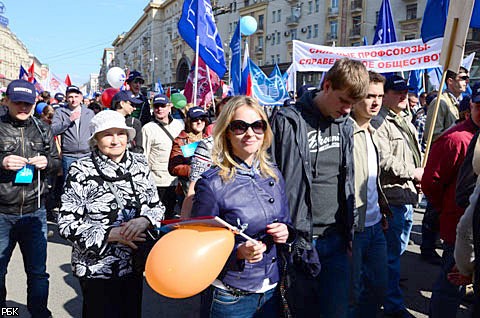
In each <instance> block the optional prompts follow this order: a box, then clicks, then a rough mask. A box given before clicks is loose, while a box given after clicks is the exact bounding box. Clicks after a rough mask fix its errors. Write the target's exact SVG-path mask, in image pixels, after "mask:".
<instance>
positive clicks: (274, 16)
mask: <svg viewBox="0 0 480 318" xmlns="http://www.w3.org/2000/svg"><path fill="white" fill-rule="evenodd" d="M272 14H273V19H272V22H273V23H275V22H277V11H273V13H272Z"/></svg>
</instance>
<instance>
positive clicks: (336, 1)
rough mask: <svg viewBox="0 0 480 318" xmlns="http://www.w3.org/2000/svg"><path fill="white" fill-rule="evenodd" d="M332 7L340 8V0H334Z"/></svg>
mask: <svg viewBox="0 0 480 318" xmlns="http://www.w3.org/2000/svg"><path fill="white" fill-rule="evenodd" d="M332 8H338V0H332Z"/></svg>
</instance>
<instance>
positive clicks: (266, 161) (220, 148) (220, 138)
mask: <svg viewBox="0 0 480 318" xmlns="http://www.w3.org/2000/svg"><path fill="white" fill-rule="evenodd" d="M243 106H247V107H250V108H252V109H253V110H254V111H255V112H256V113H257V114H258V115H259V116H260V118H261V119H263V120H264V121H265V122H266V123H267V129H266V130H265V133H264V136H263V143H262V145H261V146H260V149H258V151H257V154H256V156H255V159H256V160H257V161H258V163H259V170H260V174H261V175H262V176H263V177H268V176H270V177H273V178H274V179H275V180H277V179H278V177H277V175H276V173H275V171H274V169H273V168H272V163H271V162H270V156H269V155H268V153H267V149H268V148H269V147H270V145H271V143H272V139H273V133H272V129H271V128H270V125H269V124H268V118H267V115H266V114H265V112H264V111H263V109H262V107H261V106H260V105H259V104H258V102H257V101H256V100H255V99H253V98H251V97H248V96H235V97H233V98H232V99H230V100H229V101H228V102H227V103H226V104H225V106H223V108H222V112H221V113H220V116H219V117H218V119H217V121H216V123H215V128H214V129H213V140H214V143H213V152H212V159H213V163H214V164H215V165H217V166H218V167H219V168H220V173H219V175H220V177H221V178H222V180H224V181H228V180H231V179H233V178H234V177H235V174H236V172H237V169H244V168H242V167H241V166H240V165H239V164H238V163H237V162H236V161H235V159H233V149H232V145H231V143H230V140H229V137H228V132H229V128H228V126H229V125H230V122H231V121H232V119H233V116H234V115H235V111H236V110H237V109H239V108H240V107H243Z"/></svg>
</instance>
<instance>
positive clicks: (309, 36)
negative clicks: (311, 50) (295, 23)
mask: <svg viewBox="0 0 480 318" xmlns="http://www.w3.org/2000/svg"><path fill="white" fill-rule="evenodd" d="M310 38H312V26H311V25H309V26H307V39H310Z"/></svg>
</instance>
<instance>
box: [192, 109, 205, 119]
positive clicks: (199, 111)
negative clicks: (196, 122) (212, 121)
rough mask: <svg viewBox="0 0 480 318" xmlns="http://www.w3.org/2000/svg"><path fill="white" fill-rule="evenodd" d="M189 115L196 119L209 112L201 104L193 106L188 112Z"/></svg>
mask: <svg viewBox="0 0 480 318" xmlns="http://www.w3.org/2000/svg"><path fill="white" fill-rule="evenodd" d="M187 117H188V118H190V119H196V118H200V117H207V113H206V112H205V110H203V108H202V107H200V106H195V107H192V108H190V109H189V110H188V112H187Z"/></svg>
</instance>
